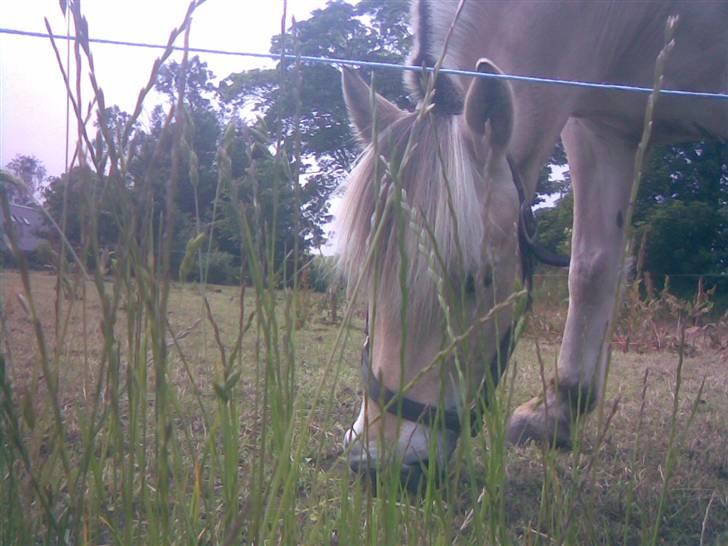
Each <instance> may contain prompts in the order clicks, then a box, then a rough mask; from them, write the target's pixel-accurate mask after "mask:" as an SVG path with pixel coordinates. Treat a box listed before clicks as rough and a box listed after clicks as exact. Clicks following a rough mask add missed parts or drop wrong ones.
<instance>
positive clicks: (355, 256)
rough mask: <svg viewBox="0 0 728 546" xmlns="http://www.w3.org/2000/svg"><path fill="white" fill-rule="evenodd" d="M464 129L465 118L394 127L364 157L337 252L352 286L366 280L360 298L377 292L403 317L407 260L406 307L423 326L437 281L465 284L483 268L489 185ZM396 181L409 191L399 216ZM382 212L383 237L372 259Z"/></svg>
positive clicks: (415, 120) (412, 117) (353, 179)
mask: <svg viewBox="0 0 728 546" xmlns="http://www.w3.org/2000/svg"><path fill="white" fill-rule="evenodd" d="M462 124H463V120H462V116H446V115H442V114H435V113H429V114H427V115H424V116H420V115H418V114H417V113H415V114H409V115H407V116H404V117H403V118H402V119H400V120H399V121H398V122H396V123H395V124H393V125H392V127H390V128H389V129H388V130H386V131H384V132H383V133H382V134H381V136H380V138H379V139H378V146H376V147H375V146H374V145H370V146H368V147H367V149H366V150H365V151H364V152H363V153H362V155H361V156H360V158H359V161H358V162H357V165H356V167H355V168H354V169H353V170H352V172H351V174H350V175H349V179H348V187H347V191H346V194H345V197H344V200H343V203H342V207H341V211H340V214H339V220H338V226H337V230H336V231H337V240H338V251H339V256H340V260H341V265H342V267H343V270H344V272H345V274H346V275H347V277H348V278H349V286H350V287H354V286H355V285H356V284H357V282H358V281H359V278H360V277H361V284H360V286H361V288H360V291H364V292H367V293H368V294H369V295H370V296H371V295H372V294H373V291H375V290H376V299H377V301H378V305H380V306H383V307H385V308H387V309H391V310H392V312H399V311H398V310H399V308H400V305H401V303H402V299H403V298H402V287H401V283H400V268H401V264H402V263H403V260H402V254H403V253H404V256H405V262H406V267H407V270H406V272H405V273H406V275H405V278H406V279H407V283H406V284H407V290H406V292H407V299H408V305H409V306H410V307H411V308H412V309H414V310H415V311H416V312H417V313H418V320H420V319H421V322H423V323H424V322H426V319H427V317H431V318H434V317H436V316H437V315H438V314H437V312H436V311H437V305H438V304H437V297H438V292H437V289H436V285H434V284H433V283H435V282H436V281H437V280H438V278H444V280H445V282H446V283H447V282H451V281H454V282H459V281H458V279H461V278H464V276H465V275H467V273H469V272H473V271H479V270H481V268H482V267H483V265H484V264H483V263H482V262H484V258H483V254H484V252H483V248H484V247H483V241H484V235H485V234H484V223H483V217H482V210H483V207H482V203H481V198H480V197H479V196H480V195H482V194H483V191H482V190H483V187H484V184H485V182H484V180H483V175H482V170H481V169H480V168H478V165H477V164H476V163H475V159H474V156H473V153H472V151H471V148H470V146H471V145H470V143H469V141H468V140H467V137H466V136H465V132H464V127H463V126H462ZM375 154H379V159H378V158H377V157H375ZM377 161H378V162H379V165H377V164H376V163H377ZM400 162H402V163H401V164H400ZM398 164H400V166H399V167H396V166H393V165H398ZM397 169H399V172H393V171H396V170H397ZM377 178H379V181H378V180H377ZM395 181H397V182H396V183H399V184H401V187H402V189H403V192H404V193H403V201H404V206H403V207H402V208H401V209H398V208H397V207H396V205H395V204H394V201H393V200H394V195H395V193H396V192H395ZM377 188H379V191H378V192H377ZM388 200H389V201H390V205H389V206H388V207H385V203H386V202H387V201H388ZM382 210H386V212H385V213H384V215H383V218H382V220H381V222H383V225H382V228H381V230H380V231H381V236H380V238H379V240H378V243H377V246H376V248H375V249H374V250H373V251H372V252H371V254H372V256H373V257H372V259H368V256H369V254H370V249H371V248H372V244H373V242H374V233H375V232H376V230H377V228H378V225H377V224H376V217H377V215H378V214H380V215H381V211H382ZM378 211H379V212H378ZM400 222H401V223H400ZM400 226H404V229H403V230H400V229H399V228H400ZM401 232H403V233H401ZM401 236H402V238H401V239H400V237H401ZM440 260H441V261H442V262H443V264H444V267H443V264H441V263H440ZM360 293H361V292H360Z"/></svg>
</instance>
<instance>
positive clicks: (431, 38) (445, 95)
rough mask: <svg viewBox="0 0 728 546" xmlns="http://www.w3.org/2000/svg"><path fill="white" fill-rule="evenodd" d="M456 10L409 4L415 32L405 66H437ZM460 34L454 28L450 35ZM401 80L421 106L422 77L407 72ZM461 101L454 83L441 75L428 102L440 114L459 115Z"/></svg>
mask: <svg viewBox="0 0 728 546" xmlns="http://www.w3.org/2000/svg"><path fill="white" fill-rule="evenodd" d="M456 8H457V2H455V3H454V4H452V5H451V2H449V1H447V0H438V1H433V0H414V1H413V2H412V5H411V17H410V20H411V21H412V26H413V28H414V31H415V32H414V39H415V43H414V48H413V49H412V52H411V54H410V56H409V58H408V64H410V65H414V66H424V67H430V68H431V67H434V66H435V65H436V64H437V61H438V60H439V59H440V56H441V55H442V54H443V46H444V42H445V36H446V35H447V31H448V29H449V26H450V23H451V22H452V19H453V17H454V15H455V13H456V11H457V9H456ZM448 16H449V17H448ZM460 33H461V31H460V30H459V29H458V27H456V29H455V32H454V35H459V34H460ZM446 58H447V55H446ZM404 79H405V84H406V85H407V88H408V89H409V90H410V93H411V94H412V96H413V97H414V98H415V101H416V102H421V101H422V99H423V98H424V96H425V90H426V89H425V88H426V77H424V76H423V75H422V74H420V73H417V72H407V73H406V74H405V76H404ZM463 99H464V91H463V90H462V89H461V88H460V87H459V86H458V82H457V81H456V80H455V79H453V78H451V77H450V76H446V75H443V74H441V75H439V76H438V78H437V81H436V82H435V93H434V96H433V98H432V103H433V105H434V106H435V108H437V109H438V110H439V111H440V112H442V113H443V114H459V113H461V112H462V108H463Z"/></svg>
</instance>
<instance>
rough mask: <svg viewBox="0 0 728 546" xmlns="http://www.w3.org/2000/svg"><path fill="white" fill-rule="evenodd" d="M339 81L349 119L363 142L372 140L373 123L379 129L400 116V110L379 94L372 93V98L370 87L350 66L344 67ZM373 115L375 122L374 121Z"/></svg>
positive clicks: (366, 142)
mask: <svg viewBox="0 0 728 546" xmlns="http://www.w3.org/2000/svg"><path fill="white" fill-rule="evenodd" d="M341 82H342V87H343V89H344V102H345V103H346V109H347V110H348V111H349V119H350V120H351V123H352V124H353V125H354V128H355V129H356V132H357V134H358V137H359V139H361V140H362V142H364V143H365V144H369V143H371V141H372V126H373V125H375V126H376V128H377V131H380V130H381V129H382V128H383V127H388V126H389V125H391V124H392V123H393V122H394V121H396V120H397V119H398V118H399V117H401V116H402V111H401V110H400V109H399V108H397V107H396V106H395V105H394V104H392V103H391V102H389V101H388V100H387V99H385V98H384V97H382V96H381V95H380V94H378V93H376V92H375V93H373V95H374V96H373V100H372V89H371V87H369V86H368V85H367V84H366V83H365V82H364V80H362V79H361V77H360V76H359V75H358V74H357V73H356V72H354V71H353V70H351V69H350V68H346V67H344V69H343V71H342V75H341ZM375 116H376V122H374V118H375Z"/></svg>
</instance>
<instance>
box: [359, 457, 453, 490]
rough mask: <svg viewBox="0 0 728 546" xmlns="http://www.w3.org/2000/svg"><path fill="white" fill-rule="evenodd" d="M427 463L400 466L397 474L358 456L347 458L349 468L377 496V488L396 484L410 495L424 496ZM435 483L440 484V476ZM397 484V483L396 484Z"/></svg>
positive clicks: (423, 461) (425, 461)
mask: <svg viewBox="0 0 728 546" xmlns="http://www.w3.org/2000/svg"><path fill="white" fill-rule="evenodd" d="M428 466H429V462H428V461H427V460H422V461H418V462H416V463H411V464H402V465H400V467H399V472H397V470H396V468H393V467H384V468H381V469H380V468H379V467H378V466H377V465H376V463H374V462H373V461H371V460H370V459H367V458H362V457H359V456H353V457H349V467H350V468H351V470H352V472H353V473H354V474H356V475H357V476H358V477H359V478H360V479H361V480H362V481H363V482H364V483H365V484H368V485H369V486H370V487H371V491H372V494H373V495H375V496H376V495H378V494H379V488H380V487H384V484H385V483H386V484H389V483H392V485H393V486H394V484H397V485H396V486H397V487H401V489H402V490H404V491H406V492H408V493H410V494H412V495H421V494H424V491H425V486H426V484H427V475H428ZM436 481H437V483H440V482H441V476H439V475H437V476H436ZM397 482H399V483H397Z"/></svg>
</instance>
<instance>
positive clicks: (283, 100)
mask: <svg viewBox="0 0 728 546" xmlns="http://www.w3.org/2000/svg"><path fill="white" fill-rule="evenodd" d="M408 14H409V9H408V2H407V0H361V1H360V2H358V3H357V4H355V5H352V4H350V3H349V2H347V1H345V0H332V1H330V2H329V3H328V4H327V6H326V7H325V8H323V9H319V10H316V11H314V12H313V13H312V15H311V17H310V18H309V19H307V20H305V21H300V22H297V23H294V25H293V27H292V28H291V29H289V32H287V33H286V34H285V35H278V36H274V37H273V38H272V40H271V47H270V51H271V52H272V53H276V54H279V53H282V52H285V53H288V54H291V55H297V54H301V55H311V56H324V57H334V58H336V57H338V58H350V59H362V60H368V61H383V62H389V63H402V62H403V61H404V59H405V57H406V54H407V52H408V50H409V48H410V46H411V40H412V38H411V35H410V33H409V29H408V26H407V21H408ZM180 74H181V67H180V65H179V64H178V63H176V62H169V63H167V64H165V65H164V66H162V67H161V69H160V70H159V74H158V78H157V81H156V84H155V87H156V89H157V91H158V92H159V93H161V94H162V95H164V96H167V97H168V98H169V101H170V104H171V103H173V102H174V97H175V94H176V93H177V88H178V78H179V77H180ZM369 76H371V77H373V78H374V80H375V84H376V87H377V89H378V91H379V92H381V93H382V94H383V95H384V96H385V97H387V98H389V99H390V100H392V101H393V102H395V103H396V104H398V105H399V106H401V107H403V108H412V107H413V104H411V101H410V99H409V97H408V95H407V92H406V90H405V88H404V86H403V84H402V78H401V74H400V73H399V72H397V71H380V72H376V73H375V74H373V75H371V74H367V77H369ZM185 78H186V91H185V97H184V101H185V108H186V112H187V120H188V123H189V130H188V133H189V134H188V138H187V139H186V141H185V142H186V146H187V149H186V153H185V154H184V157H185V160H184V162H183V163H184V165H183V168H182V169H181V173H179V174H180V176H179V180H180V185H179V188H178V190H177V192H176V194H175V198H174V207H175V209H176V214H177V218H178V220H177V222H176V224H175V225H176V228H175V234H174V249H173V256H174V257H176V258H175V259H177V260H178V261H181V260H182V257H183V256H184V254H185V252H186V248H187V244H188V242H189V241H190V240H192V239H194V238H195V237H196V236H197V235H199V234H200V233H202V232H210V233H212V234H213V236H212V240H211V241H208V244H209V245H210V246H209V248H210V250H211V252H210V254H209V257H208V259H209V261H210V272H211V277H210V279H209V280H211V281H215V282H233V281H237V280H239V270H240V265H241V263H242V261H244V256H243V255H242V254H243V253H244V251H243V250H242V248H243V245H242V242H241V237H242V236H241V229H240V225H239V220H237V219H236V218H237V217H236V215H235V214H233V213H232V212H231V211H232V210H233V209H234V208H235V207H239V206H242V207H245V209H246V210H247V211H248V213H249V214H250V215H251V216H252V217H254V219H255V225H256V226H259V229H258V230H256V233H254V234H253V235H254V236H255V238H256V241H257V242H255V244H256V245H258V247H259V248H260V252H262V253H266V254H267V255H268V256H269V257H271V258H272V260H270V267H271V268H274V269H276V270H280V269H281V268H284V269H285V268H286V267H289V266H290V264H288V263H287V260H289V259H290V257H291V256H292V253H293V252H294V250H295V252H296V253H298V255H299V256H303V257H306V256H310V255H312V254H314V253H316V252H317V249H319V248H320V247H321V246H322V245H323V244H324V243H325V242H326V240H327V237H328V236H329V234H328V233H326V229H327V225H328V223H329V222H330V220H331V214H330V203H331V198H332V195H333V194H334V192H335V190H336V188H337V187H339V186H340V184H341V183H342V181H343V180H344V178H345V175H346V173H347V172H348V171H349V170H350V169H351V167H352V165H353V163H354V161H355V159H356V157H357V154H358V151H359V150H358V145H357V142H356V140H355V138H354V136H353V134H352V131H351V129H350V126H349V122H348V118H347V115H346V109H345V106H344V102H343V99H342V95H341V89H340V84H339V80H340V76H339V72H338V70H337V69H336V68H334V67H332V66H328V65H319V64H316V65H308V64H300V65H299V64H298V63H295V62H285V63H284V64H283V65H279V66H276V67H275V68H270V69H253V70H246V71H242V72H239V73H233V74H230V75H228V76H227V77H224V78H222V79H220V80H219V82H218V83H215V82H216V81H217V79H216V76H215V74H213V73H212V71H211V70H210V69H209V67H208V66H207V64H206V63H205V62H204V61H203V60H201V59H200V58H199V57H193V58H191V59H190V61H189V63H188V65H187V67H186V71H185ZM164 112H165V111H164V108H163V106H162V105H158V106H156V107H155V108H154V110H153V112H152V115H151V120H150V123H149V127H147V128H143V127H141V126H135V127H134V128H133V130H132V131H131V133H130V134H128V135H124V134H122V133H123V131H122V128H123V127H124V125H125V122H126V120H128V119H129V114H128V113H126V112H123V111H121V110H119V108H117V107H110V108H107V109H106V111H105V112H104V116H102V117H103V119H104V120H105V123H106V125H107V126H106V127H103V128H101V127H97V128H98V129H104V130H105V131H106V133H107V134H111V135H115V136H114V138H118V139H123V138H126V139H127V142H126V143H125V144H127V145H131V146H133V147H134V150H135V153H134V154H133V155H132V156H131V161H130V163H129V165H128V175H127V180H124V181H123V184H124V188H123V189H124V191H125V192H126V193H127V194H129V195H130V196H131V199H132V201H133V202H136V203H137V204H138V205H139V206H147V207H151V208H150V210H149V214H150V215H151V216H152V217H154V218H161V217H162V216H163V214H164V207H165V202H164V187H165V181H166V180H167V179H168V178H169V176H170V172H171V169H172V162H171V157H172V155H173V142H174V139H173V138H172V134H173V132H174V129H175V128H174V126H170V124H168V123H167V121H166V116H165V113H164ZM223 144H224V148H225V150H226V152H225V158H224V161H223V163H224V165H222V164H221V155H220V150H221V146H222V145H223ZM98 147H99V149H100V151H103V147H104V145H103V140H102V139H98ZM565 165H566V157H565V154H564V152H563V149H562V148H561V147H560V146H557V148H556V150H555V151H554V154H553V156H552V160H551V163H550V165H549V166H547V167H546V168H545V169H544V171H543V172H542V174H541V177H540V179H539V184H538V188H537V192H538V193H537V195H536V196H535V198H534V204H537V203H539V202H541V201H543V200H544V199H545V197H546V196H551V197H552V199H553V196H555V195H558V199H557V200H556V202H555V205H554V206H552V207H550V208H543V209H541V210H540V211H539V212H538V217H539V238H540V240H541V242H542V243H543V244H545V245H546V246H549V247H551V248H552V249H555V250H560V251H565V252H568V250H569V243H570V233H571V219H572V214H571V207H572V203H573V200H572V197H571V193H570V185H569V178H568V171H566V172H565V173H564V175H563V176H554V175H553V173H552V170H553V169H554V167H557V166H558V167H562V168H565ZM7 167H8V169H9V170H11V171H13V172H15V173H16V174H17V175H18V176H19V177H21V178H22V179H23V180H25V181H26V183H27V184H28V187H29V188H31V189H29V190H28V195H25V196H22V195H16V196H15V198H16V200H18V201H23V200H26V201H27V200H28V199H29V195H33V194H34V193H35V194H36V195H38V194H39V192H41V187H42V185H41V181H42V180H44V178H45V171H44V169H43V166H42V164H41V163H40V162H39V161H38V160H37V159H35V158H34V157H33V156H19V157H17V158H15V159H14V160H13V161H12V162H11V163H10V164H9V165H8V166H7ZM223 167H224V168H225V169H228V170H229V174H230V179H231V180H233V181H235V184H227V185H225V184H223V185H222V186H221V184H220V172H221V169H222V168H223ZM89 169H90V167H88V166H86V165H84V166H76V167H74V168H73V169H71V170H70V171H69V172H67V173H65V174H63V175H62V176H60V177H54V178H51V179H50V180H48V181H46V182H45V186H44V189H42V200H44V201H45V205H46V206H47V208H48V209H49V210H50V212H51V214H52V215H53V216H54V217H56V218H58V219H59V220H60V218H61V211H62V210H63V208H64V207H65V208H66V211H67V215H66V220H65V228H66V235H67V237H68V239H69V240H70V241H71V242H72V244H74V245H77V246H78V245H81V244H82V239H83V232H84V228H85V224H84V222H85V221H86V216H87V215H88V213H87V211H89V210H92V209H95V210H98V212H99V215H98V222H97V225H96V230H97V236H98V239H99V242H100V244H101V245H102V246H107V247H109V248H113V245H114V244H115V243H116V241H117V240H118V235H119V219H118V218H115V217H114V214H113V213H111V211H112V210H113V208H114V206H113V205H114V201H115V200H117V199H118V191H119V188H118V187H117V185H114V184H101V185H99V184H98V179H99V178H98V177H99V173H91V172H89ZM101 176H103V173H101ZM142 182H143V183H142ZM92 199H94V200H96V202H95V203H91V202H90V200H92ZM634 222H635V227H636V228H637V233H638V234H639V237H640V239H641V240H643V241H644V249H643V252H644V260H643V267H644V270H645V271H648V272H650V273H651V274H652V276H653V277H654V278H655V279H656V280H658V281H659V279H663V278H664V277H665V276H666V275H673V276H676V282H678V283H679V282H681V281H680V279H689V278H690V277H688V275H692V274H699V273H711V274H722V275H725V274H726V272H728V144H726V143H721V142H716V141H711V140H707V139H706V140H704V141H701V142H698V143H695V144H689V145H680V146H664V147H658V148H656V149H655V150H653V153H652V155H651V157H650V163H649V169H648V171H647V174H646V176H645V178H644V180H643V181H642V185H641V187H640V193H639V196H638V201H637V204H636V211H635V215H634ZM210 227H213V228H214V229H209V228H210ZM685 282H686V286H687V284H689V281H687V280H686V281H685ZM692 282H694V280H693V281H692ZM726 288H728V287H726Z"/></svg>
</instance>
